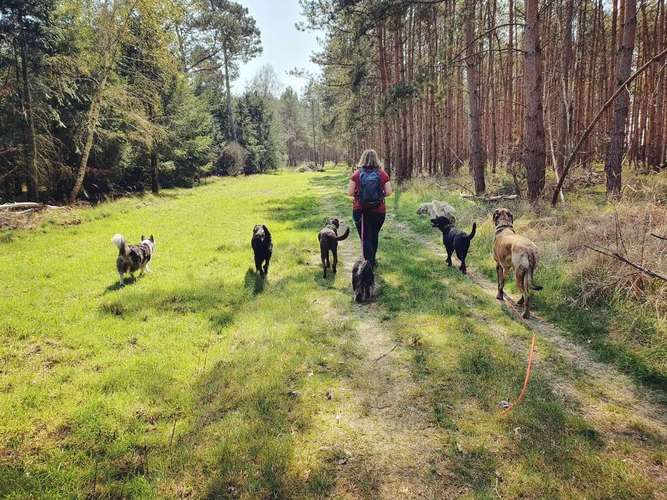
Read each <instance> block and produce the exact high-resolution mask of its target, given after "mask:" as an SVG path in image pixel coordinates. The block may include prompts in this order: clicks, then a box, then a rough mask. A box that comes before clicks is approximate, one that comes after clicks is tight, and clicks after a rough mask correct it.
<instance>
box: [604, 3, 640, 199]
mask: <svg viewBox="0 0 667 500" xmlns="http://www.w3.org/2000/svg"><path fill="white" fill-rule="evenodd" d="M623 10H624V14H625V15H624V18H623V41H622V43H621V44H620V45H619V51H618V64H617V68H618V71H617V78H616V82H617V83H616V86H617V88H618V87H619V86H620V85H622V84H623V82H625V80H627V79H628V77H629V76H630V71H631V69H632V53H633V51H634V47H635V30H636V26H637V1H636V0H625V9H622V11H623ZM629 103H630V94H629V93H628V91H627V90H623V91H621V93H620V94H619V95H618V97H617V98H616V101H615V103H614V115H613V119H612V130H611V142H610V143H609V149H608V151H607V160H606V162H605V166H604V169H605V173H606V175H607V196H610V197H613V198H617V197H619V196H620V195H621V171H622V161H623V150H624V146H625V124H626V121H627V117H628V107H629Z"/></svg>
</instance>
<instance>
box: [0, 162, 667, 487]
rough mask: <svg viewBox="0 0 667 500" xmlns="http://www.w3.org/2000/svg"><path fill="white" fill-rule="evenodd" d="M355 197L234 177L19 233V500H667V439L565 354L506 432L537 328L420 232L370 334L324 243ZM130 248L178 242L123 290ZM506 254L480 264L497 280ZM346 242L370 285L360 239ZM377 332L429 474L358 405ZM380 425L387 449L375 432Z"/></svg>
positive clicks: (403, 204)
mask: <svg viewBox="0 0 667 500" xmlns="http://www.w3.org/2000/svg"><path fill="white" fill-rule="evenodd" d="M344 184H345V174H344V172H343V171H342V170H328V171H327V172H324V173H308V174H295V173H289V172H280V173H277V174H274V175H263V176H254V177H248V178H238V179H225V180H216V181H213V182H211V183H209V184H208V185H205V186H202V187H199V188H196V189H192V190H178V191H169V192H165V193H164V194H163V195H162V196H160V197H151V196H147V197H144V198H130V199H123V200H120V201H118V202H115V203H112V204H105V205H100V206H98V207H96V208H93V209H82V210H79V211H77V212H74V213H73V214H70V215H69V216H68V218H67V223H66V224H65V223H63V222H62V221H60V220H55V219H54V220H52V221H48V220H46V221H44V222H43V223H42V224H41V225H40V226H39V227H38V228H36V229H34V230H30V231H12V232H5V233H3V234H2V235H1V237H0V241H1V242H0V267H2V269H3V271H4V272H3V283H4V285H5V294H3V296H2V298H0V318H2V319H1V320H0V339H1V341H0V363H1V364H0V497H9V498H28V497H31V498H34V497H41V498H58V497H61V498H64V497H68V498H71V497H131V498H146V497H195V498H201V497H211V498H220V497H228V498H235V497H241V498H322V497H329V496H347V497H351V498H372V497H377V496H385V497H386V496H387V494H386V492H387V491H391V490H392V488H393V487H394V486H393V485H394V484H403V483H408V481H406V480H405V478H406V477H408V476H410V475H412V476H413V477H414V478H417V479H418V480H419V481H421V482H423V483H424V484H428V485H429V487H431V486H432V487H433V488H435V487H436V486H437V487H438V488H439V489H438V490H435V489H434V490H431V491H439V496H441V497H451V496H453V495H457V496H459V495H462V496H469V497H480V498H489V497H494V496H496V495H501V496H503V497H517V496H528V497H562V498H571V497H577V496H579V497H582V496H586V497H590V498H631V497H635V498H648V497H651V496H659V495H660V494H664V487H665V474H664V466H665V463H666V461H667V454H666V452H665V433H664V430H665V428H664V425H663V422H660V421H656V420H651V419H650V418H648V417H646V416H645V415H644V414H643V413H641V412H640V414H638V412H636V411H635V408H633V407H628V406H627V405H624V404H623V403H622V402H618V401H615V400H611V401H610V400H604V401H603V402H602V403H600V400H601V399H602V398H601V395H600V393H599V392H598V391H599V390H600V389H599V387H597V386H595V385H591V384H589V383H588V382H587V381H586V376H585V375H586V374H584V373H581V372H579V371H577V370H575V369H573V367H572V365H570V364H568V362H566V361H564V360H563V359H562V358H561V357H560V356H559V354H558V352H557V349H556V348H555V347H553V346H552V345H551V344H549V343H548V342H544V343H541V344H540V351H539V358H540V365H539V366H542V367H544V369H543V370H542V369H538V370H537V371H536V373H535V374H534V377H533V380H532V381H531V386H530V391H529V393H528V395H527V397H526V399H525V401H524V403H523V404H522V405H521V406H520V407H518V408H517V409H515V410H514V411H513V412H512V413H511V414H510V415H509V416H508V417H500V416H499V411H498V409H497V407H496V405H497V403H498V402H499V401H501V400H503V399H512V398H513V397H515V395H516V394H517V393H518V391H519V389H520V387H521V383H522V381H523V375H524V369H525V351H526V349H527V345H528V342H529V339H530V336H531V331H530V330H529V329H528V328H527V327H526V326H525V325H524V324H523V323H521V322H518V321H516V320H515V319H514V318H513V316H512V315H511V314H508V312H507V310H506V309H504V308H502V307H500V306H499V305H498V304H497V303H496V301H494V300H493V299H490V298H488V297H487V296H486V295H485V294H483V293H482V292H481V291H480V290H479V289H478V287H477V286H476V285H475V284H474V283H472V282H471V281H470V280H469V279H467V278H465V277H463V276H461V275H460V274H459V273H458V272H457V271H455V270H448V269H446V268H445V267H444V266H443V263H442V259H441V258H440V257H437V256H436V255H435V254H433V253H432V252H430V251H429V250H428V249H427V248H426V247H425V246H424V245H423V244H422V243H421V242H420V240H419V238H416V237H415V235H413V234H407V233H406V232H405V231H403V230H402V229H401V228H400V227H398V226H396V225H394V224H393V223H392V222H391V221H390V222H388V224H387V227H386V229H385V230H384V232H383V239H382V243H381V249H380V255H379V261H380V264H379V271H378V273H379V276H380V278H379V280H380V295H379V297H378V301H377V303H376V304H374V305H372V306H368V307H372V308H373V311H374V313H373V314H374V315H373V316H371V319H370V320H369V319H368V318H366V316H364V315H365V314H366V312H365V311H366V309H364V307H360V306H356V305H354V304H352V302H351V292H350V286H349V275H348V273H347V272H343V271H342V270H341V272H339V274H338V275H337V276H336V277H335V278H330V279H327V280H325V279H322V278H321V269H320V267H319V265H318V261H319V255H318V250H317V240H316V234H317V230H318V229H319V227H320V226H321V223H322V221H323V220H324V217H325V216H328V215H332V212H333V213H335V215H340V216H342V217H344V218H345V219H346V220H348V221H349V213H348V202H347V200H345V199H344V197H343V196H342V195H341V194H340V193H341V186H344ZM430 194H431V193H427V192H425V191H418V190H415V191H412V192H410V193H404V195H403V196H402V198H401V200H399V205H398V206H399V209H398V214H399V218H400V219H402V220H405V221H407V222H411V223H412V222H414V226H413V227H414V228H415V231H417V234H422V235H426V234H427V233H426V231H425V228H424V227H423V226H422V225H420V224H422V223H421V222H420V221H417V220H412V219H411V216H409V215H408V214H409V213H411V211H412V210H413V208H414V207H413V204H414V203H417V202H418V201H419V199H422V198H424V197H425V196H426V197H427V196H428V195H430ZM256 223H265V224H267V225H268V226H269V228H270V229H271V232H272V234H273V238H274V247H275V251H274V260H273V261H272V267H271V270H270V274H269V277H268V279H267V280H266V281H263V280H260V279H259V278H258V277H257V276H256V275H255V274H254V273H253V272H252V270H251V263H252V257H251V252H250V248H249V246H250V245H249V243H250V241H249V240H250V232H251V229H252V226H253V225H254V224H256ZM486 230H487V229H485V228H483V231H486ZM419 231H421V233H419ZM117 232H120V233H123V234H124V235H125V236H126V237H127V238H128V239H129V240H131V241H136V240H137V239H138V237H139V235H140V234H141V233H145V234H148V233H153V234H154V235H155V238H156V243H157V253H156V256H155V261H154V263H153V272H152V273H151V274H148V275H146V276H144V277H142V278H140V279H138V280H137V281H136V282H135V283H132V284H130V285H128V286H126V287H124V288H118V287H117V285H116V283H117V276H116V274H115V271H114V260H115V248H114V247H113V246H112V245H111V244H110V238H111V236H112V235H113V234H114V233H117ZM427 237H429V238H435V237H436V235H434V234H432V233H431V234H428V236H427ZM487 240H488V237H487V236H485V233H484V232H482V236H481V237H480V240H479V241H478V242H477V243H478V244H479V245H480V246H479V248H480V250H478V249H474V250H473V251H472V252H471V257H472V258H473V261H471V262H472V263H473V264H475V265H479V266H480V268H482V269H484V267H485V266H486V267H488V265H489V264H488V262H487V261H488V252H486V251H482V250H481V247H482V245H484V244H486V243H488V241H487ZM342 245H343V246H344V247H345V248H346V249H347V250H346V252H347V254H344V255H343V260H345V261H346V262H347V264H348V265H349V263H350V260H351V257H352V256H353V255H354V253H355V252H356V248H357V246H358V240H356V236H353V237H351V238H350V240H349V241H346V242H344V243H343V244H342ZM482 255H484V257H483V256H482ZM485 259H486V260H485ZM545 284H546V283H545ZM544 306H545V302H543V301H541V302H538V303H537V305H536V307H537V309H541V308H543V307H544ZM364 318H366V319H364ZM362 321H366V322H369V321H371V322H373V325H374V327H375V328H376V329H377V330H378V331H381V332H382V334H383V335H386V336H387V338H388V339H391V341H392V342H395V343H396V346H395V347H396V351H395V352H394V353H392V355H391V356H388V357H386V358H384V359H375V358H374V359H372V361H371V362H372V363H375V362H377V364H378V365H380V364H382V363H383V362H387V363H389V364H388V365H385V368H386V367H387V366H388V367H389V369H391V368H392V367H393V366H394V365H393V364H392V363H396V367H397V368H398V367H399V364H398V363H400V362H402V361H401V360H404V361H405V363H406V366H407V367H408V369H409V376H410V379H411V380H410V383H411V384H413V385H412V386H411V387H416V388H417V389H418V390H419V398H418V399H419V400H420V401H422V402H423V408H424V409H420V408H422V406H420V405H418V404H416V403H415V406H416V408H413V407H412V406H403V405H401V406H400V407H399V406H396V407H392V408H389V410H388V411H389V412H394V413H395V414H401V413H405V412H422V413H423V415H421V417H422V419H421V420H420V421H426V422H427V425H428V427H429V429H430V430H429V434H428V436H429V440H430V441H429V442H428V443H414V442H412V443H407V442H406V443H401V442H398V445H399V446H400V445H402V444H405V446H406V449H407V448H408V447H413V448H414V447H415V446H416V447H419V446H421V445H422V444H423V453H424V454H425V455H426V458H425V461H426V463H427V464H429V465H428V466H427V467H423V468H422V469H421V470H403V469H401V470H396V467H395V466H394V464H392V463H389V462H388V461H387V460H386V459H384V458H383V456H382V455H383V453H382V452H383V448H382V445H381V442H382V441H383V440H389V439H390V438H391V437H392V436H391V427H390V426H389V425H388V422H387V421H388V420H389V417H388V416H387V415H388V414H387V413H386V412H385V413H382V412H384V411H385V410H376V409H373V408H374V407H373V405H372V404H370V403H368V401H367V400H368V397H367V396H368V395H367V394H363V395H361V396H360V395H359V394H355V391H357V390H359V391H360V390H361V389H360V387H361V386H360V384H359V383H357V382H355V380H356V379H355V377H358V373H359V372H360V370H362V369H363V368H364V366H366V365H367V364H368V358H367V356H366V354H365V352H364V351H365V349H366V347H365V346H366V343H365V342H364V337H363V335H364V329H360V328H359V324H360V322H362ZM517 346H518V350H519V351H520V352H519V353H517V349H515V348H513V347H517ZM394 356H395V357H394ZM548 366H551V367H552V368H551V369H547V367H548ZM364 373H366V372H364ZM368 373H370V376H371V377H372V376H373V373H375V372H373V371H370V372H368ZM364 376H366V375H364ZM351 381H352V382H351ZM356 400H361V401H362V404H361V407H360V408H359V409H354V410H349V408H350V402H351V401H356ZM598 403H600V405H601V406H599V405H598ZM387 404H388V405H389V406H391V404H392V403H391V402H388V403H387ZM345 408H348V410H345ZM599 408H602V410H600V411H597V412H594V411H589V410H590V409H599ZM350 412H358V414H355V415H354V418H352V417H350ZM368 414H371V416H373V417H374V418H373V419H372V422H373V424H372V425H374V426H376V428H374V429H372V430H373V431H374V432H375V434H374V436H376V435H377V436H379V439H378V440H377V441H379V442H378V443H375V445H376V446H375V448H373V449H372V450H370V449H368V448H364V447H362V446H361V443H362V442H363V443H365V441H364V439H365V436H364V435H363V434H364V432H361V431H360V429H364V428H362V427H359V426H355V421H356V420H355V419H357V418H363V417H365V416H368ZM390 414H392V413H390ZM348 417H350V418H348ZM348 420H349V421H348ZM416 451H417V452H419V449H418V450H416ZM362 469H363V471H364V473H363V474H362V473H361V472H360V471H361V470H362ZM389 478H391V480H392V481H396V483H390V482H389ZM383 483H384V484H383ZM410 484H412V483H410ZM396 495H398V496H404V497H408V498H409V497H418V496H420V495H418V494H417V492H416V491H412V490H397V492H396ZM432 496H433V495H432Z"/></svg>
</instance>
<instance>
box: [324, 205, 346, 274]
mask: <svg viewBox="0 0 667 500" xmlns="http://www.w3.org/2000/svg"><path fill="white" fill-rule="evenodd" d="M339 227H340V221H339V220H338V219H336V218H333V217H331V218H329V219H327V224H326V226H324V227H323V228H322V229H321V230H320V232H319V234H318V235H317V240H318V241H319V242H320V257H321V258H322V267H323V268H324V277H325V278H326V277H327V269H328V268H331V270H332V271H333V273H334V274H336V266H337V265H338V242H339V241H343V240H344V239H345V238H347V237H348V236H349V235H350V228H349V227H348V228H347V229H346V230H345V232H344V233H343V234H342V235H341V236H338V228H339ZM329 252H331V254H332V255H333V265H332V264H331V262H330V260H329Z"/></svg>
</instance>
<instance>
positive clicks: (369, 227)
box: [352, 210, 385, 265]
mask: <svg viewBox="0 0 667 500" xmlns="http://www.w3.org/2000/svg"><path fill="white" fill-rule="evenodd" d="M362 214H363V218H364V234H363V247H364V257H365V258H366V260H368V261H369V262H370V263H371V264H373V265H375V254H376V253H377V251H378V237H379V235H380V229H382V224H384V217H385V214H377V213H374V212H365V213H364V212H362V211H361V210H353V211H352V218H353V219H354V225H355V226H356V227H357V233H359V238H360V239H361V238H362V235H361V217H362Z"/></svg>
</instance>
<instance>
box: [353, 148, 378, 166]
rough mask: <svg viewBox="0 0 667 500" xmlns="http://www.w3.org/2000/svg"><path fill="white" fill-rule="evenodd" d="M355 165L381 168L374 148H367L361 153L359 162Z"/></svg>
mask: <svg viewBox="0 0 667 500" xmlns="http://www.w3.org/2000/svg"><path fill="white" fill-rule="evenodd" d="M357 167H359V168H360V169H361V168H382V163H381V162H380V157H379V156H378V154H377V151H375V150H374V149H367V150H366V151H364V152H363V153H361V158H359V164H358V165H357Z"/></svg>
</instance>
